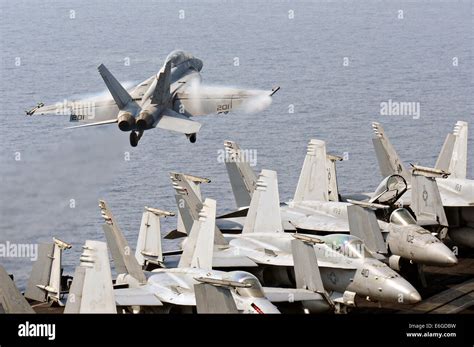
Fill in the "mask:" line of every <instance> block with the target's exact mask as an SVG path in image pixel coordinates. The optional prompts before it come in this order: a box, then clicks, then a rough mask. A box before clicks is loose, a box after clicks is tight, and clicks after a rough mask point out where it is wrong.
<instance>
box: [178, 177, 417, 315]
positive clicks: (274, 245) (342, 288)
mask: <svg viewBox="0 0 474 347" xmlns="http://www.w3.org/2000/svg"><path fill="white" fill-rule="evenodd" d="M180 183H182V184H183V185H182V186H181V188H180V191H181V192H182V193H181V194H182V195H181V198H182V200H183V201H185V202H186V205H187V206H195V204H194V203H193V201H192V200H195V199H196V198H195V196H193V194H192V193H190V192H191V190H192V188H189V187H188V186H187V185H186V181H181V182H180ZM185 191H187V192H188V194H186V193H184V192H185ZM186 205H185V204H182V203H181V204H179V203H178V208H180V212H181V210H182V209H184V208H187V207H185V206H186ZM186 220H187V218H183V221H186ZM184 224H185V225H186V224H187V223H186V222H185V223H184ZM354 227H357V225H355V226H354ZM224 237H225V239H226V240H228V245H227V246H226V247H222V246H217V247H216V248H215V249H214V254H215V255H218V254H220V253H224V254H226V255H227V256H228V257H231V256H232V255H233V254H235V255H241V256H242V255H244V256H246V257H248V258H250V259H251V260H252V261H254V262H255V263H257V264H258V265H259V269H257V270H256V271H255V270H253V269H252V268H249V270H248V271H252V272H255V273H256V274H257V275H258V276H259V279H260V280H261V281H262V280H263V281H264V284H265V285H267V284H268V285H278V286H280V285H288V284H291V283H292V279H291V278H292V276H291V274H290V272H291V271H290V269H292V267H293V266H294V254H292V250H291V249H292V248H291V241H292V240H294V239H295V238H296V239H299V240H302V241H305V242H307V243H311V244H312V246H311V247H312V249H313V253H314V254H315V255H316V258H317V265H318V267H319V269H320V273H321V278H322V283H323V285H324V288H325V290H326V291H328V292H331V293H332V296H331V300H332V301H333V302H334V303H336V304H338V305H339V304H340V305H343V306H346V305H348V306H351V305H354V303H355V301H354V300H355V296H356V295H359V296H361V297H362V298H369V299H370V300H374V301H387V302H394V303H396V302H400V298H403V300H402V301H403V302H404V303H415V302H418V301H420V300H421V298H420V295H419V294H418V292H417V291H416V289H415V288H414V287H413V286H412V285H411V284H410V283H408V282H407V281H406V280H405V279H403V278H402V277H401V276H400V275H399V274H397V273H396V272H395V271H393V270H392V269H390V268H389V267H388V266H387V265H386V264H384V263H382V262H381V261H379V260H377V259H376V258H375V257H373V256H372V253H371V252H370V251H369V250H368V249H367V247H366V246H365V245H364V243H363V242H362V241H361V240H360V239H359V238H357V237H355V236H352V235H343V234H332V235H328V236H314V235H307V234H300V233H288V232H284V230H283V227H282V222H281V216H280V206H279V194H278V182H277V177H276V172H275V171H271V170H263V171H262V173H261V174H260V175H259V177H258V179H257V183H256V186H255V190H254V193H253V195H252V199H251V203H250V207H249V209H248V213H247V217H246V218H245V223H244V227H243V230H242V233H241V234H224ZM185 245H187V241H186V242H185Z"/></svg>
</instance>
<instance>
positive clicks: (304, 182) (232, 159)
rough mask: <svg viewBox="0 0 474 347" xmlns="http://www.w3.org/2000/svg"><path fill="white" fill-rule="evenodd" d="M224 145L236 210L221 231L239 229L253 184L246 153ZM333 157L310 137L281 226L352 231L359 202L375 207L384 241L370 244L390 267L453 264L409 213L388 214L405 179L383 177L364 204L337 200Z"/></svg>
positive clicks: (443, 248) (453, 258) (221, 222)
mask: <svg viewBox="0 0 474 347" xmlns="http://www.w3.org/2000/svg"><path fill="white" fill-rule="evenodd" d="M225 146H226V149H227V151H228V160H226V167H227V172H228V174H229V179H230V182H231V185H232V191H233V193H234V197H235V200H236V203H237V204H238V207H239V210H240V214H239V213H230V214H227V215H224V216H221V219H218V225H219V227H221V228H222V229H223V230H225V229H226V226H230V227H234V228H238V224H243V223H242V220H243V218H244V217H242V215H244V214H245V211H246V205H245V203H247V202H248V201H249V199H250V197H251V196H252V194H253V191H254V190H255V186H256V178H255V174H254V172H253V170H252V169H251V167H250V165H249V163H248V161H246V160H245V158H243V153H245V152H243V151H242V150H241V149H240V148H239V146H238V145H237V144H236V143H234V142H231V141H226V142H225ZM336 158H337V157H335V156H331V155H327V154H326V146H325V143H324V141H320V140H311V141H310V143H309V145H308V152H307V155H306V157H305V160H304V164H303V168H302V170H301V174H300V178H299V181H298V186H297V189H296V193H295V196H294V198H293V200H292V201H290V202H288V203H284V204H281V216H282V223H283V226H284V229H285V230H292V229H293V230H295V229H296V230H299V231H300V232H301V231H303V232H311V233H313V232H315V233H318V234H320V233H321V232H323V233H327V234H331V233H335V232H350V227H349V217H348V212H347V209H348V207H350V206H352V205H359V206H362V207H364V208H369V209H375V210H377V213H378V216H377V217H378V221H377V222H378V225H379V227H380V229H381V231H382V236H383V241H384V243H385V245H382V244H379V245H378V246H376V245H375V244H374V243H372V242H370V243H368V244H369V248H370V249H371V250H373V251H376V252H380V253H381V254H386V255H388V258H387V261H388V262H389V264H390V266H392V267H393V268H394V269H397V270H398V269H399V268H400V260H401V259H402V258H403V259H407V260H409V261H412V262H415V263H418V264H426V265H436V266H452V265H455V264H456V263H457V259H456V256H455V255H454V253H453V252H452V251H451V250H450V249H449V248H448V247H446V246H445V245H444V244H442V243H440V242H438V239H437V238H436V237H435V236H434V235H431V233H430V232H429V231H428V230H426V229H424V228H423V227H421V226H419V225H417V224H416V221H415V220H414V219H413V218H411V219H409V218H408V215H409V213H408V211H406V210H403V209H396V210H394V211H392V212H391V213H390V214H389V212H388V211H389V206H387V204H388V205H392V204H393V202H394V201H396V200H397V199H398V197H399V196H401V195H402V194H404V192H405V191H406V189H407V184H406V182H405V180H404V179H403V177H401V176H398V175H392V176H390V177H387V178H386V179H384V180H383V181H382V182H381V183H380V185H379V187H378V188H377V190H376V191H375V193H374V194H373V195H372V197H371V198H370V200H369V201H368V202H362V201H356V200H347V202H343V201H339V199H340V198H339V192H338V187H337V180H336V168H335V161H337V159H336ZM316 182H317V184H316ZM236 215H237V217H234V216H236ZM401 221H403V223H402V222H401ZM366 236H368V235H366ZM372 237H376V236H372ZM364 240H368V239H367V238H364Z"/></svg>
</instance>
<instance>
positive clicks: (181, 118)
mask: <svg viewBox="0 0 474 347" xmlns="http://www.w3.org/2000/svg"><path fill="white" fill-rule="evenodd" d="M155 126H156V127H157V128H160V129H165V130H171V131H175V132H178V133H181V134H195V133H197V132H198V131H199V129H201V124H200V123H198V122H195V121H192V120H190V119H189V118H188V117H187V116H185V115H183V114H179V113H177V112H175V111H173V110H170V109H167V110H164V111H163V113H162V114H161V116H160V118H159V119H158V121H157V122H156V124H155Z"/></svg>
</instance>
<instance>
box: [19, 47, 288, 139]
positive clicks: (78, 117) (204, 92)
mask: <svg viewBox="0 0 474 347" xmlns="http://www.w3.org/2000/svg"><path fill="white" fill-rule="evenodd" d="M202 67H203V62H202V61H201V60H200V59H198V58H196V57H194V56H193V55H192V54H190V53H187V52H183V51H173V52H171V53H170V54H169V55H168V57H167V58H166V60H165V63H164V65H163V67H162V68H161V70H160V71H159V72H158V74H156V75H153V76H151V77H150V78H148V79H146V80H145V81H143V82H142V83H140V84H138V85H137V86H135V87H134V88H132V89H129V90H127V89H125V88H124V87H123V86H122V85H121V84H120V82H118V81H117V79H116V78H115V77H114V76H113V75H112V74H111V73H110V71H109V70H108V69H107V68H106V67H105V66H104V65H103V64H102V65H100V66H99V68H98V69H99V73H100V75H101V76H102V78H103V80H104V82H105V85H106V86H107V88H108V90H109V92H110V94H111V95H112V97H113V100H110V99H99V100H93V99H84V100H76V101H65V102H64V103H59V104H56V105H50V106H44V104H43V103H39V104H38V105H37V106H36V107H35V108H33V109H31V110H29V111H27V112H26V113H27V115H48V114H56V115H60V114H67V115H70V121H77V122H79V123H83V124H80V125H77V126H73V127H71V128H79V127H89V126H98V125H106V124H114V123H117V124H118V127H119V129H120V130H122V131H126V132H130V144H131V146H133V147H135V146H137V145H138V141H139V140H140V138H141V137H142V136H143V133H144V131H145V130H149V129H153V128H161V129H166V130H171V131H175V132H178V133H182V134H185V135H186V136H187V137H188V139H189V140H190V141H191V142H195V141H196V134H197V133H198V132H199V129H200V128H201V124H200V123H198V122H195V121H193V120H191V119H190V117H196V116H202V115H208V114H213V113H228V112H230V111H232V110H235V109H237V108H241V109H243V110H244V111H250V112H254V111H258V110H261V109H262V108H264V107H266V106H268V105H269V104H270V102H271V96H272V95H273V94H275V93H276V92H277V91H278V89H279V87H276V88H273V89H272V90H271V91H263V90H242V89H236V88H226V87H211V86H205V85H202V84H201V74H200V71H201V69H202Z"/></svg>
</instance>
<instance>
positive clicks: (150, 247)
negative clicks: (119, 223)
mask: <svg viewBox="0 0 474 347" xmlns="http://www.w3.org/2000/svg"><path fill="white" fill-rule="evenodd" d="M168 216H174V213H172V212H167V211H162V210H158V209H156V208H150V207H145V211H144V212H143V215H142V221H141V224H140V232H139V233H138V240H137V247H136V249H135V258H136V259H137V261H138V264H140V265H141V267H142V268H143V269H144V270H149V271H151V270H153V269H154V268H157V267H160V266H162V264H163V251H162V248H161V226H160V218H161V217H165V218H166V217H168Z"/></svg>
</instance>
